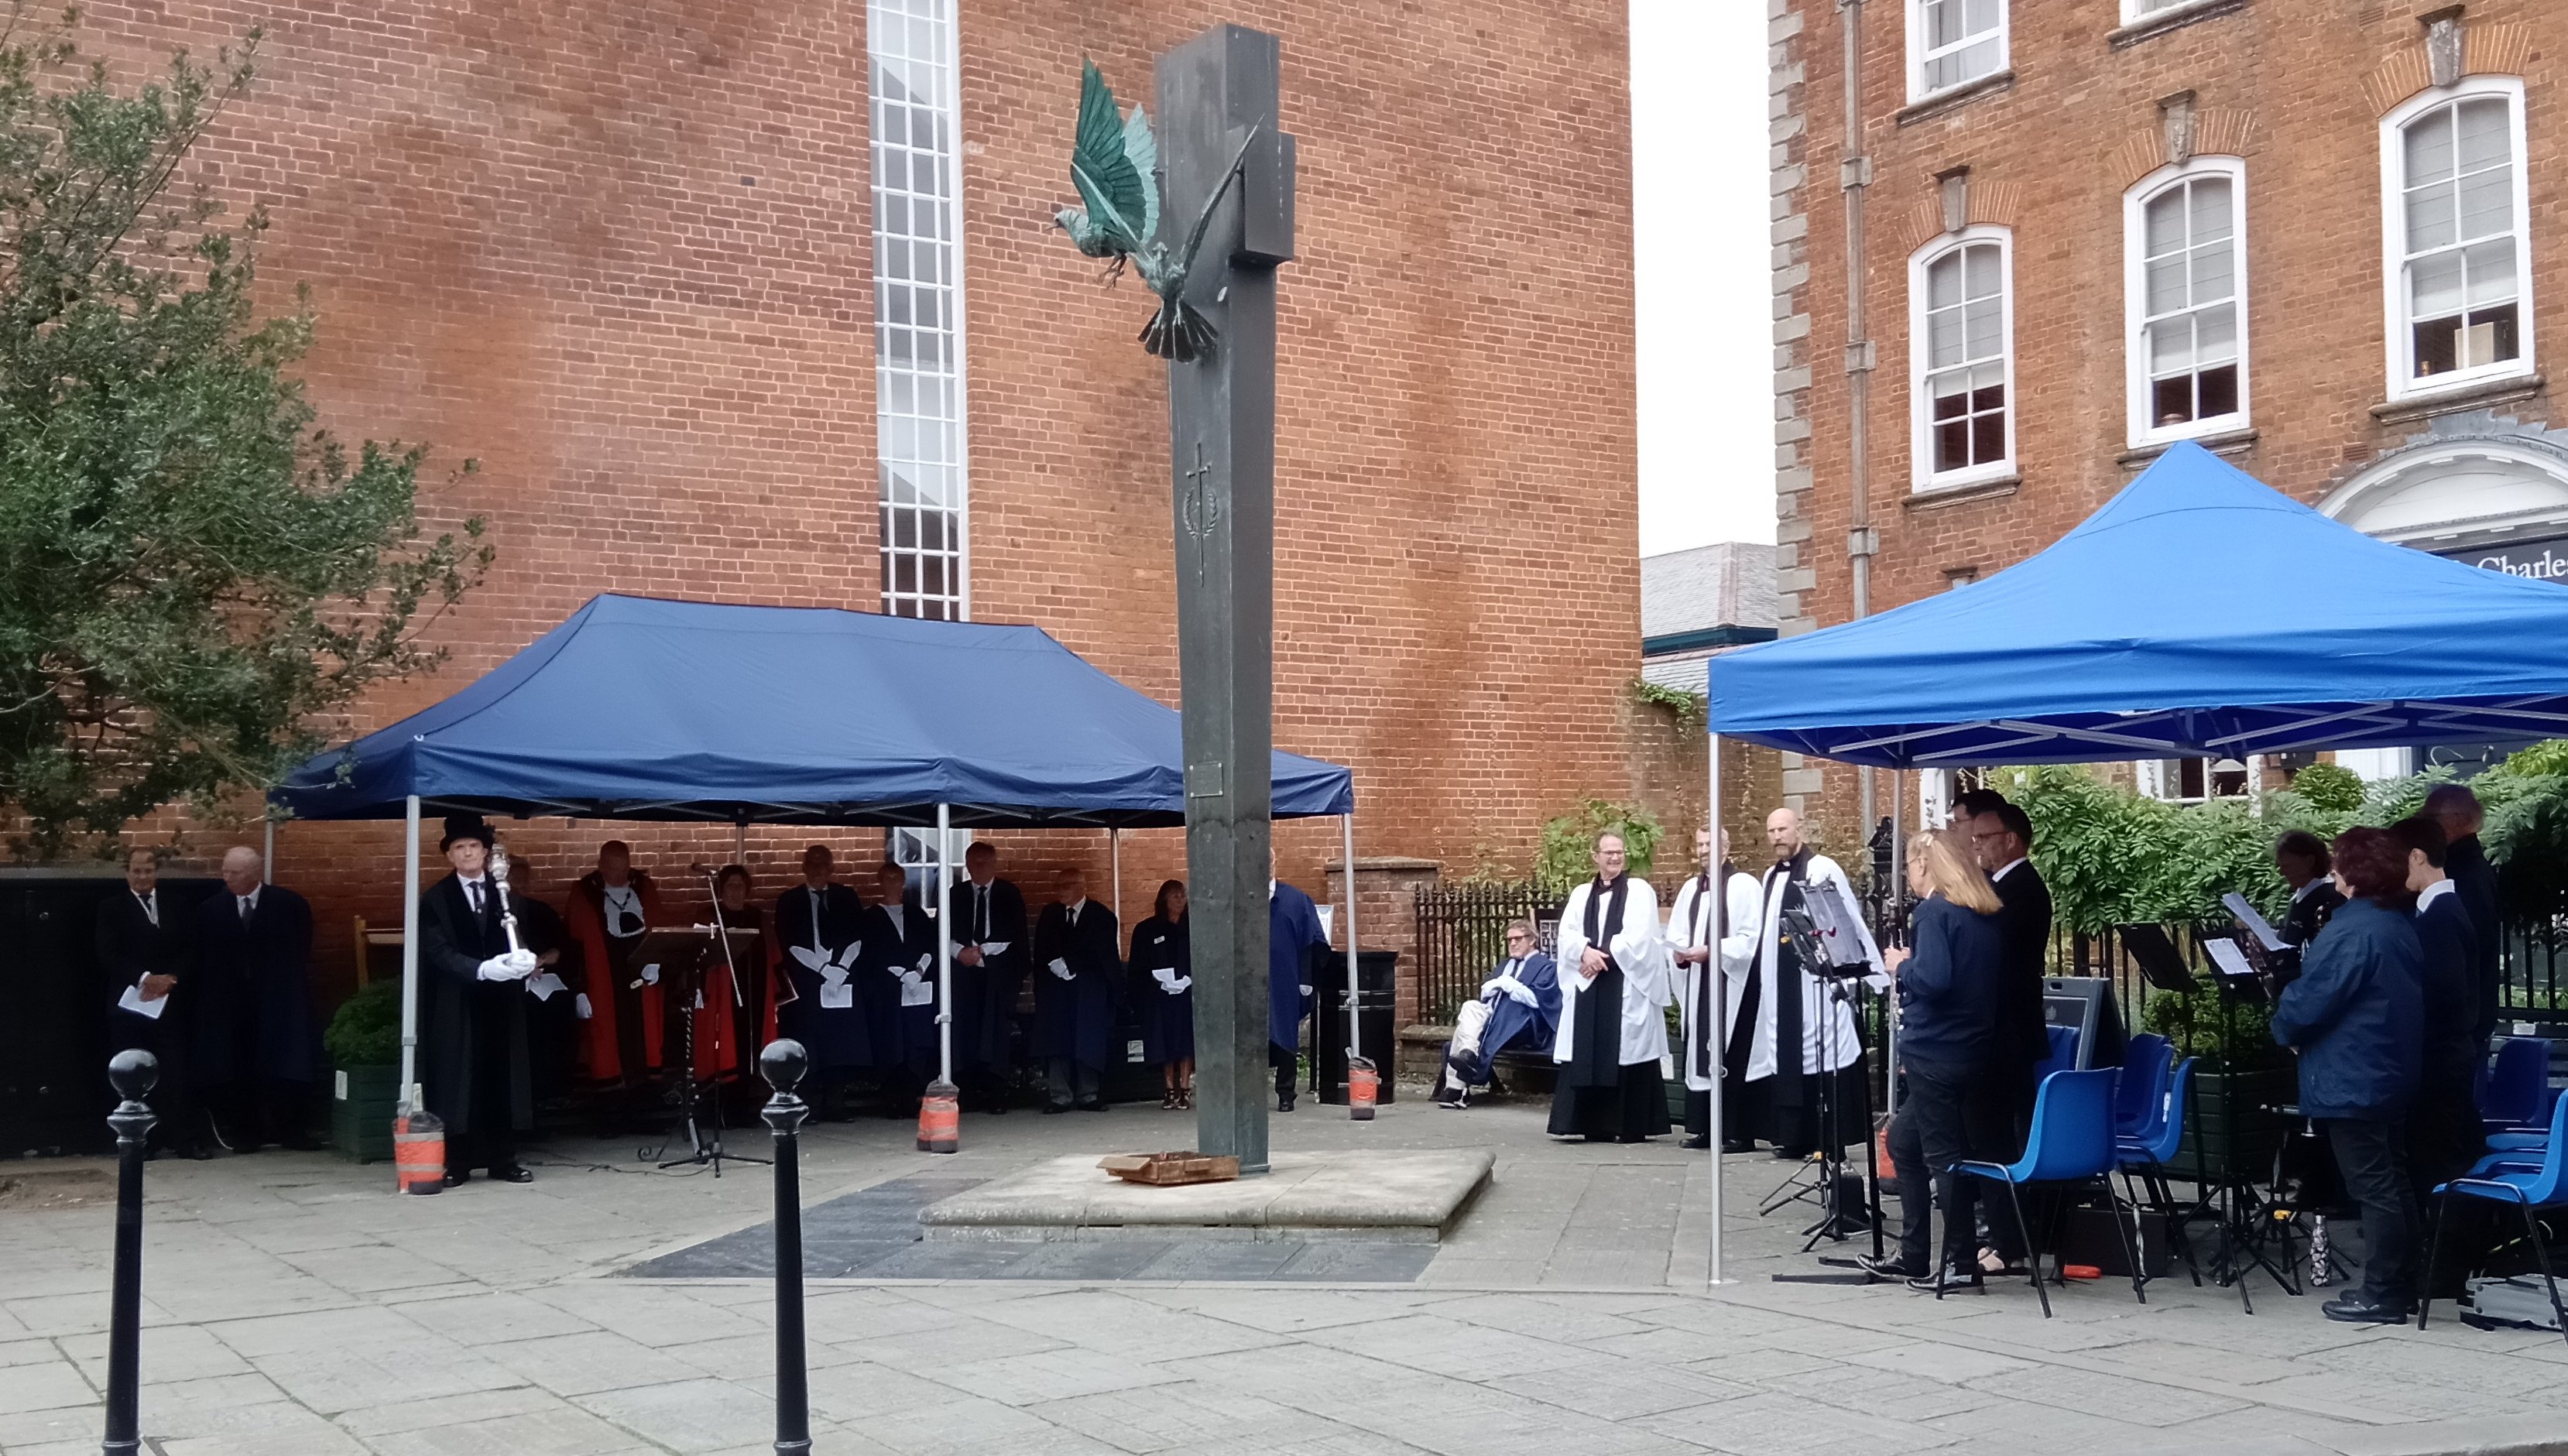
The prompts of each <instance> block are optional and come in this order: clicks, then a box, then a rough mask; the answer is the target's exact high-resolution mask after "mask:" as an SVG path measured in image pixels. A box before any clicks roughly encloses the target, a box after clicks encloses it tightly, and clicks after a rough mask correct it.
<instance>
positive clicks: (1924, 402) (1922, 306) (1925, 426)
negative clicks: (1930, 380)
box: [1908, 225, 2024, 490]
mask: <svg viewBox="0 0 2568 1456" xmlns="http://www.w3.org/2000/svg"><path fill="white" fill-rule="evenodd" d="M1985 243H1995V244H1997V249H1998V306H1999V312H2000V313H2001V314H2002V315H2003V319H2002V321H2001V323H2000V326H1999V330H1998V333H1999V336H2000V339H2001V341H2002V342H2001V347H2000V349H1999V352H1998V359H1999V361H2000V363H2001V364H2002V365H2003V367H2004V368H2005V371H2006V401H2007V403H2006V453H2005V455H2003V456H2002V457H2000V458H1998V459H1995V460H1988V461H1984V462H1982V463H1980V464H1976V465H1968V466H1965V467H1963V468H1961V469H1958V470H1946V471H1943V472H1941V473H1938V472H1937V471H1936V469H1935V467H1934V463H1933V462H1934V458H1935V450H1934V445H1935V438H1934V418H1933V417H1934V405H1933V402H1932V401H1930V400H1929V399H1927V397H1926V376H1927V375H1929V374H1931V373H1933V371H1932V370H1930V369H1929V368H1928V367H1927V357H1926V355H1927V340H1926V270H1927V269H1928V268H1929V267H1931V266H1933V264H1934V263H1935V262H1936V261H1937V260H1939V259H1941V258H1943V257H1944V256H1945V255H1946V254H1948V253H1952V252H1955V251H1958V250H1959V249H1962V248H1965V247H1969V246H1971V245H1973V244H1985ZM2023 405H2024V402H2023V398H2022V397H2021V396H2020V395H2019V394H2018V393H2017V391H2016V387H2015V230H2014V229H2013V228H2009V227H1997V226H1986V225H1984V226H1979V227H1966V228H1964V229H1962V230H1961V231H1960V232H1956V233H1947V234H1945V235H1944V236H1942V237H1939V238H1937V239H1935V240H1934V241H1933V242H1930V243H1928V244H1927V245H1926V246H1924V247H1922V248H1919V249H1918V250H1917V251H1916V252H1914V253H1911V254H1909V256H1908V460H1909V488H1910V489H1912V490H1943V489H1947V488H1950V487H1953V486H1958V485H1976V484H1980V483H1982V482H1984V481H1989V480H2003V479H2006V478H2007V477H2009V476H2011V475H2013V474H2015V473H2016V463H2015V449H2016V420H2017V417H2018V416H2019V415H2020V414H2021V413H2022V411H2023Z"/></svg>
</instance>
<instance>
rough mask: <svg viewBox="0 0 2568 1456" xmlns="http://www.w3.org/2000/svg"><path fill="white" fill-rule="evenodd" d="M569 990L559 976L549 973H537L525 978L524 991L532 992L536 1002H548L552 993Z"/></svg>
mask: <svg viewBox="0 0 2568 1456" xmlns="http://www.w3.org/2000/svg"><path fill="white" fill-rule="evenodd" d="M569 989H570V988H569V986H567V985H566V984H564V983H563V981H562V979H561V978H560V977H559V976H556V975H554V974H553V973H552V972H550V971H538V972H536V973H535V974H534V975H532V976H529V977H527V978H526V990H528V991H531V992H533V993H534V994H535V1000H537V1001H550V1000H552V999H553V993H554V992H556V991H568V990H569Z"/></svg>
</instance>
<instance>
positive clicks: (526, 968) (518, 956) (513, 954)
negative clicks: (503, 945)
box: [505, 951, 535, 979]
mask: <svg viewBox="0 0 2568 1456" xmlns="http://www.w3.org/2000/svg"><path fill="white" fill-rule="evenodd" d="M505 959H506V961H507V963H508V969H509V970H511V971H514V972H516V973H517V975H518V977H519V978H520V979H523V978H525V977H528V976H532V975H534V974H535V953H534V952H532V951H510V952H509V953H508V954H507V956H506V957H505Z"/></svg>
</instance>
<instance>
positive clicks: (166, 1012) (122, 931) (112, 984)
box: [91, 888, 202, 1152]
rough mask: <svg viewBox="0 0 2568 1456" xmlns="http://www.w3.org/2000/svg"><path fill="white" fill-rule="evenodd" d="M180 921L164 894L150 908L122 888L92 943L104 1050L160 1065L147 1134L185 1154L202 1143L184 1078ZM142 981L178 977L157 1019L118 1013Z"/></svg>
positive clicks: (186, 997)
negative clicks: (145, 1055)
mask: <svg viewBox="0 0 2568 1456" xmlns="http://www.w3.org/2000/svg"><path fill="white" fill-rule="evenodd" d="M180 918H181V916H180V913H179V912H178V911H177V909H176V908H175V907H173V906H172V905H171V904H170V903H169V897H168V895H167V894H166V893H164V892H161V891H159V890H155V891H154V892H153V899H152V902H151V904H150V905H149V906H148V907H147V906H146V904H145V902H144V901H143V900H141V899H139V898H137V897H136V895H135V893H134V892H133V891H132V890H130V889H123V888H120V889H118V890H117V891H116V893H114V894H112V895H110V896H108V897H107V898H106V899H105V900H103V901H100V902H99V907H98V923H97V925H96V927H95V931H94V935H93V937H92V942H91V945H92V949H94V950H95V951H96V952H97V953H98V965H99V972H100V975H101V986H100V990H101V993H102V996H101V1000H102V1001H104V1002H105V1004H106V1006H107V1008H108V1010H107V1049H108V1052H109V1054H111V1055H113V1054H115V1053H116V1052H120V1051H149V1052H151V1053H152V1055H153V1056H154V1058H156V1059H157V1060H158V1061H159V1062H160V1079H159V1080H158V1081H156V1082H155V1083H154V1084H153V1088H152V1095H151V1097H150V1099H149V1100H150V1102H151V1104H152V1110H153V1111H154V1112H156V1113H158V1114H160V1123H159V1124H158V1125H157V1126H155V1127H154V1128H153V1130H152V1135H153V1137H154V1139H155V1140H156V1141H159V1142H160V1143H162V1144H165V1145H166V1146H169V1147H174V1148H176V1149H178V1150H179V1151H181V1152H187V1151H191V1150H193V1149H194V1148H195V1147H196V1146H197V1144H198V1142H199V1141H200V1140H201V1136H202V1127H201V1125H200V1123H199V1121H198V1114H197V1112H196V1099H195V1096H194V1089H193V1088H192V1087H190V1086H189V1084H188V1079H187V1078H188V1069H187V1053H188V1046H187V1038H188V1037H189V1036H190V1035H191V1034H192V1033H193V1032H194V1029H195V1019H194V1017H193V1016H191V1015H190V1014H189V1012H188V1004H189V1002H190V1001H191V1000H192V999H193V993H192V992H191V991H189V989H188V986H187V977H186V976H185V975H184V974H183V973H184V972H185V970H186V955H185V953H184V951H183V949H182V948H181V947H180V945H179V943H178V926H177V922H178V920H179V919H180ZM146 976H174V977H177V979H178V984H177V985H176V986H174V987H171V988H170V990H169V994H168V995H167V996H165V997H163V998H161V1002H162V1005H161V1009H160V1016H159V1017H158V1018H154V1017H147V1016H144V1015H142V1014H141V1013H138V1012H129V1011H120V1010H118V1009H117V1003H118V1002H120V1001H123V1000H124V999H125V993H126V990H127V988H129V987H134V986H138V985H140V984H141V983H142V980H143V978H144V977H146Z"/></svg>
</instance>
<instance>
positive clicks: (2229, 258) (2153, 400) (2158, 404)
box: [2122, 156, 2247, 445]
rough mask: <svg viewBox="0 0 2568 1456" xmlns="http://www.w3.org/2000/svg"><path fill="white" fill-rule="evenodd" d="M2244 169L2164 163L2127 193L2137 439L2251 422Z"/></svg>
mask: <svg viewBox="0 0 2568 1456" xmlns="http://www.w3.org/2000/svg"><path fill="white" fill-rule="evenodd" d="M2246 192H2247V187H2246V169H2245V166H2244V164H2243V163H2241V162H2240V161H2239V160H2238V158H2236V157H2234V156H2204V157H2196V158H2195V159H2193V160H2192V161H2190V162H2186V163H2184V164H2183V165H2181V166H2172V167H2162V168H2160V169H2159V170H2157V171H2155V172H2152V173H2150V174H2149V175H2148V176H2147V177H2146V178H2144V179H2142V181H2141V182H2140V184H2139V185H2138V186H2136V187H2133V188H2132V189H2131V190H2130V191H2129V192H2128V193H2126V194H2125V195H2124V197H2123V205H2122V229H2123V231H2122V239H2123V240H2122V257H2123V269H2122V276H2123V287H2122V296H2123V316H2124V319H2125V320H2126V336H2127V338H2128V340H2129V352H2128V360H2129V362H2128V364H2127V366H2126V377H2127V378H2128V380H2129V381H2130V390H2129V395H2130V441H2131V443H2132V444H2134V445H2139V444H2149V443H2158V442H2163V441H2166V440H2172V439H2183V438H2187V437H2193V436H2199V435H2210V434H2214V433H2216V432H2219V431H2223V430H2235V429H2237V428H2239V427H2241V426H2244V425H2245V424H2246V423H2247V247H2246V237H2247V225H2246V205H2245V204H2246Z"/></svg>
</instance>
